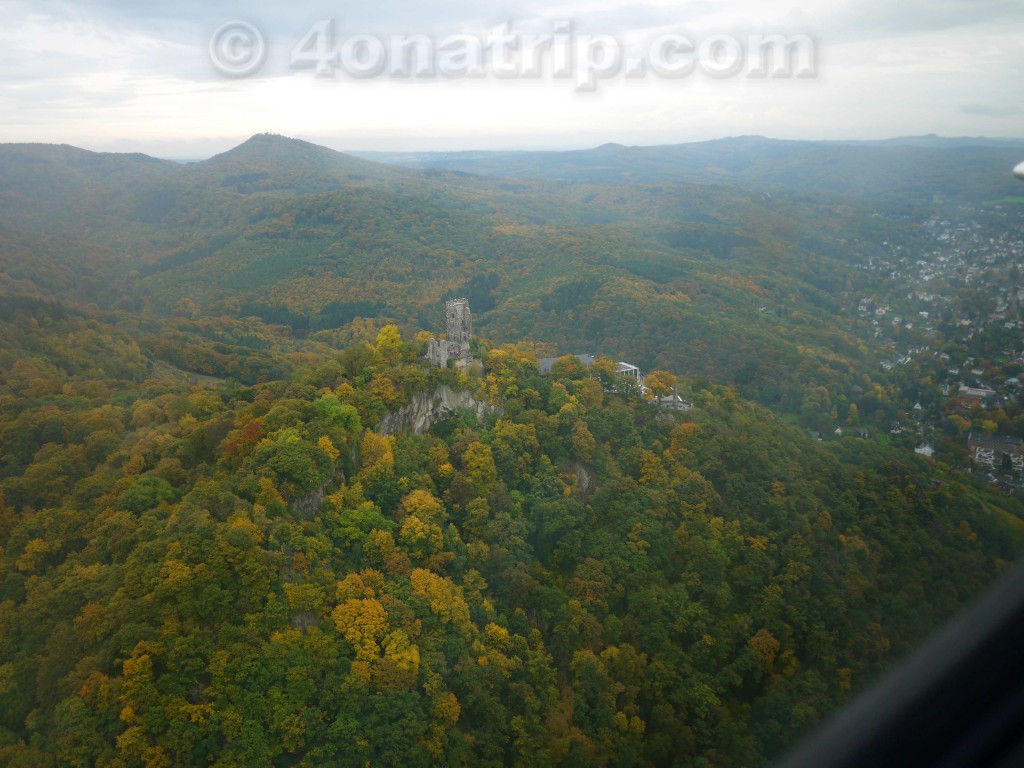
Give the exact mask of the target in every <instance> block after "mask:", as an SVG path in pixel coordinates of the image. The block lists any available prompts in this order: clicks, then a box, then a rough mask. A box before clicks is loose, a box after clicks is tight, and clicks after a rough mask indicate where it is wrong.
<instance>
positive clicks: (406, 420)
mask: <svg viewBox="0 0 1024 768" xmlns="http://www.w3.org/2000/svg"><path fill="white" fill-rule="evenodd" d="M456 408H467V409H469V410H471V411H473V412H474V413H476V417H477V418H478V419H480V418H482V417H484V416H486V415H487V414H489V413H497V414H499V415H500V414H501V413H502V410H501V408H499V407H497V406H493V405H488V404H487V403H485V402H483V401H482V400H477V399H476V398H475V397H473V395H471V394H470V393H469V392H456V391H455V390H454V389H452V388H451V387H449V386H445V385H442V386H440V387H438V388H437V389H435V390H434V391H433V392H418V393H417V394H416V395H414V396H413V399H412V402H411V403H409V404H408V405H405V406H403V407H402V408H400V409H398V410H397V411H395V412H394V413H389V414H388V415H387V416H385V417H384V418H383V419H381V421H380V423H379V424H378V425H377V427H376V430H377V431H378V432H380V433H381V434H382V435H397V434H398V433H400V432H412V433H413V434H415V435H422V434H423V433H424V432H426V431H427V430H428V429H430V428H431V427H432V426H433V425H434V424H436V423H437V422H439V421H443V420H444V419H445V418H447V417H448V415H449V414H450V413H451V412H452V411H454V410H455V409H456Z"/></svg>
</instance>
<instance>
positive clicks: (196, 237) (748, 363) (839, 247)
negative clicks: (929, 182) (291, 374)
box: [0, 135, 901, 409]
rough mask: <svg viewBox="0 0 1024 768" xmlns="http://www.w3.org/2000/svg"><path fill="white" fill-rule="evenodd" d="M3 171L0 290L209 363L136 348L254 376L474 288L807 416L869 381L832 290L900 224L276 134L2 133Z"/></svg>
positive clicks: (830, 210)
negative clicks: (87, 314)
mask: <svg viewBox="0 0 1024 768" xmlns="http://www.w3.org/2000/svg"><path fill="white" fill-rule="evenodd" d="M0 170H2V172H0V289H3V290H5V291H8V292H11V293H16V294H18V295H22V296H32V297H36V298H43V299H46V300H51V299H61V300H64V301H68V302H72V303H73V304H77V305H83V306H93V307H97V308H99V309H101V310H110V311H125V312H129V313H131V315H132V317H133V318H135V317H139V316H143V317H149V318H155V319H159V320H160V321H161V322H162V321H164V320H166V319H168V318H172V319H173V322H175V323H176V324H177V325H178V326H181V327H183V328H182V330H187V332H188V333H190V334H198V335H199V336H202V337H205V338H207V339H208V340H209V341H210V342H211V343H213V344H216V345H220V346H218V347H217V350H218V351H217V353H216V354H215V355H211V354H210V350H209V349H208V348H202V347H203V346H204V345H203V344H198V345H197V344H194V343H191V342H190V343H182V342H180V341H176V342H175V343H174V344H171V345H167V344H162V345H160V348H159V350H157V349H154V348H153V347H152V346H150V347H149V348H147V354H150V355H155V356H167V355H171V356H173V359H172V360H170V361H169V362H172V363H174V364H175V365H178V366H179V367H183V368H186V369H189V370H195V371H197V372H199V373H203V374H208V375H214V376H222V377H223V376H237V375H239V374H240V372H243V371H244V376H245V380H246V381H254V380H255V378H256V377H259V376H268V375H275V376H276V375H278V373H277V372H276V368H273V367H270V368H264V369H259V368H257V369H254V368H253V366H252V365H249V364H248V363H247V364H246V365H244V366H239V365H237V363H238V360H239V359H240V357H241V356H245V357H247V358H253V357H256V356H257V354H256V353H261V352H262V351H263V349H265V347H266V346H267V345H268V344H269V343H271V342H270V341H268V339H270V338H273V339H274V340H275V341H274V343H279V344H282V345H284V346H287V347H290V348H293V349H298V348H305V347H309V346H310V345H313V346H314V347H316V345H318V344H326V345H328V346H330V345H334V346H337V345H343V344H346V343H348V342H349V341H351V340H353V339H362V338H366V334H367V333H368V332H369V331H368V330H367V326H368V325H369V326H371V329H372V326H373V324H374V323H378V325H377V327H379V323H380V322H394V323H397V324H399V325H400V326H401V327H402V328H403V329H404V330H406V331H408V332H410V333H414V332H415V331H417V330H419V329H424V328H427V329H431V330H434V329H437V328H438V326H437V320H436V307H437V306H438V305H439V303H440V302H441V301H442V300H443V299H444V298H446V297H450V296H454V295H465V296H468V297H469V298H470V301H471V304H472V306H473V309H474V312H475V314H476V319H477V324H478V326H477V327H478V328H480V329H481V330H484V331H486V332H487V334H488V335H489V336H490V337H491V338H493V339H495V340H496V341H519V340H524V339H525V340H531V341H534V342H537V343H544V344H549V345H550V348H551V351H552V353H554V352H560V351H566V350H576V351H603V352H606V353H608V354H610V355H614V356H618V357H620V358H628V359H630V360H631V361H633V362H635V363H636V364H638V365H641V366H643V367H645V368H649V367H655V366H660V367H664V368H669V369H671V370H674V371H677V372H679V373H690V374H693V375H708V376H711V377H712V378H713V379H714V380H716V381H721V382H725V383H732V384H738V385H741V386H743V387H744V391H745V392H746V393H747V394H748V395H750V396H752V397H756V398H757V399H759V400H761V401H762V402H765V403H769V404H772V405H778V406H782V407H786V408H792V409H796V408H798V407H799V406H800V404H801V403H802V401H803V400H804V398H805V397H806V394H807V391H808V387H812V386H824V387H831V388H833V389H835V390H837V391H839V392H846V391H847V390H848V389H849V388H850V387H851V386H855V385H856V386H860V387H862V388H863V389H865V390H869V389H870V388H871V381H870V380H869V379H865V378H864V376H863V372H865V371H870V370H873V368H874V366H873V362H874V361H873V359H872V358H871V355H870V353H869V352H868V350H866V349H864V348H863V346H862V344H861V342H860V341H859V340H858V339H857V338H855V337H854V336H853V335H851V334H850V332H849V327H848V323H847V322H846V321H845V320H842V319H841V318H840V317H839V315H838V309H839V302H840V301H842V300H843V297H844V295H845V294H846V293H847V292H848V291H849V290H851V289H852V288H853V286H854V282H853V281H854V280H856V279H857V273H856V271H855V270H854V268H853V266H852V265H853V262H854V261H855V260H856V259H859V258H861V257H864V256H867V255H870V254H872V253H880V252H881V243H882V242H883V241H885V240H887V239H890V238H892V237H893V234H894V231H895V230H896V229H897V228H898V227H900V226H901V224H900V223H899V222H898V221H897V220H896V219H895V214H893V215H892V216H890V215H888V212H887V215H886V217H884V218H879V217H877V216H876V213H877V206H875V205H873V204H869V203H868V202H865V201H850V200H848V199H838V198H835V199H833V198H823V197H820V196H818V197H811V196H807V195H803V194H795V193H794V194H779V195H772V196H769V195H766V194H765V193H764V192H755V191H749V190H744V189H738V188H735V187H728V186H721V185H711V184H699V185H693V184H687V185H660V186H659V185H655V186H629V187H624V186H622V185H567V184H559V183H551V182H544V181H525V180H495V181H489V180H484V179H479V178H475V177H467V176H465V175H460V174H457V173H454V172H444V171H417V170H410V169H402V168H393V167H389V166H385V165H382V164H379V163H370V162H367V161H365V160H360V159H357V158H352V157H349V156H346V155H342V154H339V153H336V152H332V151H331V150H328V149H324V148H322V147H316V146H314V145H311V144H308V143H305V142H299V141H294V140H291V139H285V138H283V137H277V136H265V135H264V136H256V137H253V139H251V140H249V141H248V142H246V143H245V144H243V145H242V146H240V147H238V148H236V149H234V150H232V151H230V152H228V153H225V154H224V155H220V156H218V157H215V158H212V159H211V160H208V161H205V162H202V163H196V164H190V165H179V164H174V163H167V162H163V161H157V160H153V159H151V158H145V157H143V156H137V155H130V156H117V155H98V154H95V153H88V152H84V151H81V150H73V149H70V148H64V147H45V146H40V145H6V146H2V147H0ZM140 313H141V315H140ZM132 322H134V320H133V321H132ZM184 326H187V328H185V327H184ZM217 360H220V361H221V362H217ZM801 366H803V369H802V370H804V371H805V375H804V377H803V379H802V380H801V381H800V382H799V383H798V384H797V383H794V382H793V381H792V380H791V376H790V373H791V372H792V371H794V370H797V369H801Z"/></svg>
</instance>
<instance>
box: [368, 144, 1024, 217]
mask: <svg viewBox="0 0 1024 768" xmlns="http://www.w3.org/2000/svg"><path fill="white" fill-rule="evenodd" d="M355 154H357V155H359V156H361V157H365V158H367V159H373V160H377V161H379V162H386V163H391V164H394V165H402V166H407V167H413V168H434V169H438V168H443V169H446V170H450V171H460V172H463V173H474V174H479V175H481V176H490V177H515V178H534V179H549V180H558V181H566V182H574V183H591V184H593V183H613V184H623V183H626V184H684V183H717V184H735V185H741V186H744V187H750V188H756V189H761V190H766V191H775V190H780V189H789V190H796V191H800V192H804V193H820V192H827V193H830V194H838V195H848V196H854V197H871V198H883V199H887V200H898V201H922V200H925V201H930V200H932V199H949V200H957V201H962V200H998V199H1000V198H1002V197H1007V196H1012V195H1015V194H1018V193H1019V189H1017V186H1016V181H1015V180H1014V179H1013V177H1012V175H1011V174H1010V169H1012V168H1013V166H1014V165H1015V164H1016V163H1018V162H1020V159H1021V158H1024V140H998V139H968V138H959V139H945V138H940V137H937V136H924V137H909V138H899V139H891V140H887V141H861V142H852V141H851V142H842V141H832V142H811V141H780V140H775V139H766V138H763V137H760V136H739V137H734V138H728V139H719V140H715V141H706V142H695V143H690V144H675V145H665V146H653V147H636V146H634V147H626V146H623V145H621V144H605V145H602V146H600V147H597V148H595V149H588V150H575V151H563V152H557V151H547V152H433V153H431V152H427V153H423V152H418V153H370V152H360V153H355Z"/></svg>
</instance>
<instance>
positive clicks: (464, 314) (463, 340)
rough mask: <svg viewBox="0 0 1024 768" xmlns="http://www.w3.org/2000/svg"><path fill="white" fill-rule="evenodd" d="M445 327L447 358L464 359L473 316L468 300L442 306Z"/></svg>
mask: <svg viewBox="0 0 1024 768" xmlns="http://www.w3.org/2000/svg"><path fill="white" fill-rule="evenodd" d="M444 318H445V326H446V329H447V331H448V356H449V357H466V358H468V357H469V356H470V353H469V339H470V337H471V336H472V335H473V315H472V313H471V312H470V311H469V300H468V299H452V300H451V301H448V302H445V305H444Z"/></svg>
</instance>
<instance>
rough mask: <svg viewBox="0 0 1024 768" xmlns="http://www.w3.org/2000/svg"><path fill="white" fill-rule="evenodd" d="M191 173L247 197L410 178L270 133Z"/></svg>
mask: <svg viewBox="0 0 1024 768" xmlns="http://www.w3.org/2000/svg"><path fill="white" fill-rule="evenodd" d="M190 170H191V171H192V172H193V173H195V174H196V175H197V176H200V177H202V178H204V179H206V180H216V181H217V182H219V183H220V184H221V185H222V186H224V187H227V188H231V189H234V190H236V191H239V192H243V193H246V192H254V191H267V190H268V189H271V188H273V189H291V190H293V191H298V192H316V191H323V190H326V189H337V188H338V187H340V186H343V185H345V184H348V183H351V182H367V181H388V182H394V181H397V180H400V179H402V178H408V177H409V176H410V174H409V172H408V171H405V170H404V169H402V168H396V167H390V166H387V165H383V164H381V163H375V162H370V161H369V160H364V159H360V158H357V157H353V156H351V155H347V154H343V153H341V152H335V151H334V150H331V149H328V148H326V147H321V146H318V145H316V144H310V143H309V142H306V141H301V140H299V139H290V138H287V137H284V136H278V135H276V134H270V133H262V134H258V135H256V136H253V137H252V138H250V139H249V140H248V141H246V142H245V143H243V144H240V145H239V146H237V147H235V148H234V149H231V150H228V151H227V152H224V153H222V154H219V155H216V156H215V157H212V158H210V159H209V160H206V161H204V162H201V163H197V164H196V165H195V166H193V167H192V168H191V169H190Z"/></svg>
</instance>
